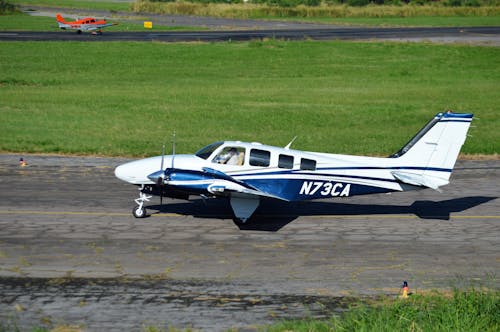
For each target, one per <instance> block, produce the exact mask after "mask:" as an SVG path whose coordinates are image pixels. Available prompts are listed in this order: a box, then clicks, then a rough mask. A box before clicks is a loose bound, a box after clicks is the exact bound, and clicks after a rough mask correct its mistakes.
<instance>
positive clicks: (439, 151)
mask: <svg viewBox="0 0 500 332" xmlns="http://www.w3.org/2000/svg"><path fill="white" fill-rule="evenodd" d="M472 117H473V114H468V113H452V112H445V113H438V114H437V115H436V116H435V117H434V118H433V119H432V120H431V121H430V122H429V123H427V125H425V127H424V128H422V129H421V130H420V131H419V132H418V133H417V135H415V136H414V137H413V138H412V139H411V140H410V141H409V142H408V143H407V144H406V145H405V146H404V147H403V148H401V150H399V151H398V152H397V153H395V154H393V155H392V156H390V157H391V158H397V159H398V160H400V161H401V166H402V167H404V168H406V170H404V171H401V172H399V171H398V172H395V173H396V174H394V176H395V177H396V178H398V179H400V180H401V181H403V182H406V183H409V182H408V181H416V178H415V176H417V177H418V176H420V177H421V179H422V180H421V181H422V182H424V183H427V184H429V183H430V184H432V183H435V185H427V184H424V183H422V184H421V185H424V186H426V187H431V188H433V187H436V188H437V187H439V186H441V185H444V184H447V183H448V180H449V178H450V175H451V171H452V170H453V167H454V166H455V162H456V161H457V158H458V154H459V153H460V149H461V148H462V145H463V144H464V142H465V138H466V137H467V131H468V129H469V127H470V123H471V121H472ZM398 164H399V163H398ZM405 176H409V177H410V178H411V180H407V181H404V180H403V179H402V177H405ZM434 180H435V181H434ZM436 188H435V189H436Z"/></svg>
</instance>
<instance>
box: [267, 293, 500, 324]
mask: <svg viewBox="0 0 500 332" xmlns="http://www.w3.org/2000/svg"><path fill="white" fill-rule="evenodd" d="M264 330H265V331H269V332H279V331H294V332H301V331H304V332H309V331H464V332H465V331H467V332H489V331H491V332H494V331H499V330H500V292H499V291H477V290H465V291H460V290H455V291H454V292H453V294H452V295H448V294H443V293H437V292H435V293H431V294H427V295H414V296H411V297H410V298H408V299H404V300H403V299H395V300H387V301H386V302H385V303H376V304H375V305H371V306H367V305H360V306H358V307H354V308H352V309H350V310H349V311H347V312H345V313H344V314H343V315H341V316H340V317H333V318H332V319H330V320H324V321H318V320H304V321H286V322H282V323H279V324H276V325H273V326H271V327H268V328H265V329H264Z"/></svg>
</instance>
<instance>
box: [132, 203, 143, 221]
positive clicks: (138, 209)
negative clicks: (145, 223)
mask: <svg viewBox="0 0 500 332" xmlns="http://www.w3.org/2000/svg"><path fill="white" fill-rule="evenodd" d="M132 214H133V215H134V217H136V218H144V217H146V209H145V208H144V207H139V206H136V207H135V208H134V209H133V210H132Z"/></svg>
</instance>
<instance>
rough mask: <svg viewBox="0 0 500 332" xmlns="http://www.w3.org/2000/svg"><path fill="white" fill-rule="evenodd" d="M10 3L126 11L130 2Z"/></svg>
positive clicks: (30, 0) (58, 0)
mask: <svg viewBox="0 0 500 332" xmlns="http://www.w3.org/2000/svg"><path fill="white" fill-rule="evenodd" d="M8 1H9V2H10V3H12V4H18V5H27V6H29V5H32V6H44V7H64V8H79V9H98V10H109V11H128V10H129V9H130V3H128V2H119V1H96V0H8Z"/></svg>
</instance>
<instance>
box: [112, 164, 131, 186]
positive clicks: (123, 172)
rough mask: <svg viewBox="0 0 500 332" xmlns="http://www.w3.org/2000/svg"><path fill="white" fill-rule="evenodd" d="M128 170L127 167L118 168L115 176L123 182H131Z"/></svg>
mask: <svg viewBox="0 0 500 332" xmlns="http://www.w3.org/2000/svg"><path fill="white" fill-rule="evenodd" d="M127 168H128V167H127V165H120V166H118V167H117V168H115V176H116V177H117V178H119V179H120V180H122V181H125V182H129V176H128V171H127Z"/></svg>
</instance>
